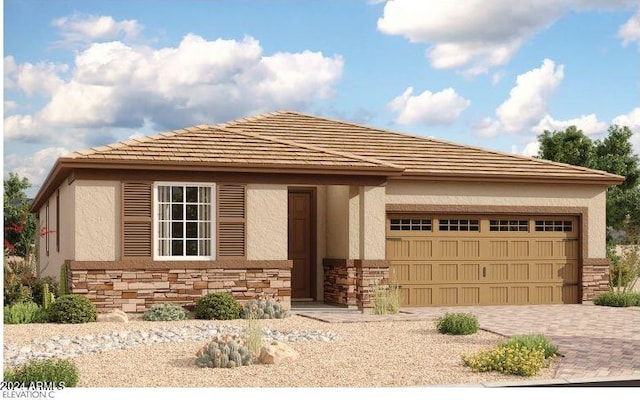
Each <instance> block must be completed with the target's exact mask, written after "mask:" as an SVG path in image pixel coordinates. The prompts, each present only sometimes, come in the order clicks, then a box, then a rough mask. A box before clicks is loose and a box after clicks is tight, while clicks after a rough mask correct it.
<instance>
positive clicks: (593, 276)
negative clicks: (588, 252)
mask: <svg viewBox="0 0 640 400" xmlns="http://www.w3.org/2000/svg"><path fill="white" fill-rule="evenodd" d="M599 261H601V262H591V263H590V264H595V265H583V266H582V301H583V302H584V301H592V300H593V299H594V298H595V297H597V296H598V295H600V294H602V293H606V292H608V291H609V289H610V288H609V261H608V260H607V259H603V260H599Z"/></svg>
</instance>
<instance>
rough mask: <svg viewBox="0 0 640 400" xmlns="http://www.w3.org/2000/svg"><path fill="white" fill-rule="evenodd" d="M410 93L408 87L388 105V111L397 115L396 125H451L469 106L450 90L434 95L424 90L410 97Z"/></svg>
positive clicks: (411, 90) (462, 98) (465, 100)
mask: <svg viewBox="0 0 640 400" xmlns="http://www.w3.org/2000/svg"><path fill="white" fill-rule="evenodd" d="M412 93H413V87H409V88H407V90H405V91H404V93H402V94H401V95H400V96H398V97H396V98H394V99H393V100H391V101H390V102H389V104H388V108H389V110H391V111H393V112H395V113H397V114H398V116H397V118H396V120H395V122H396V123H397V124H402V125H411V124H424V125H448V124H452V123H453V122H455V120H456V119H457V118H458V117H459V116H460V113H462V111H464V110H465V109H466V108H467V107H469V104H471V102H470V101H469V100H467V99H465V98H464V97H462V96H460V95H459V94H458V93H456V91H455V90H454V89H452V88H447V89H444V90H442V91H440V92H436V93H432V92H430V91H428V90H425V91H424V92H422V93H421V94H419V95H417V96H412Z"/></svg>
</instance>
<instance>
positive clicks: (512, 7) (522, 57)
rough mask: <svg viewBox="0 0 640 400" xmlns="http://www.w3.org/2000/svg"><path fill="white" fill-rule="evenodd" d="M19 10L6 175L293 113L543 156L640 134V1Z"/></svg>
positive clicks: (8, 42) (9, 54)
mask: <svg viewBox="0 0 640 400" xmlns="http://www.w3.org/2000/svg"><path fill="white" fill-rule="evenodd" d="M3 12H4V47H3V53H4V54H3V57H4V63H3V75H4V90H3V94H4V99H3V101H4V114H3V119H4V125H3V127H4V130H3V134H4V141H3V144H4V152H3V153H4V162H3V164H4V174H5V176H6V175H7V174H8V172H11V171H15V172H18V173H19V174H20V175H22V176H27V177H28V178H29V179H30V180H31V182H32V183H33V184H34V188H33V189H34V190H32V192H34V191H35V189H37V188H38V186H39V185H40V184H41V182H42V181H43V179H44V178H45V177H46V174H47V173H48V171H49V169H50V168H51V166H52V165H53V163H54V161H55V159H56V158H57V157H58V156H60V155H63V154H65V153H67V152H69V151H73V150H77V149H81V148H86V147H92V146H97V145H103V144H107V143H111V142H115V141H119V140H124V139H127V138H129V137H131V136H137V135H146V134H152V133H155V132H159V131H165V130H172V129H177V128H181V127H186V126H190V125H196V124H202V123H215V122H224V121H227V120H230V119H234V118H240V117H243V116H248V115H252V114H256V113H262V112H269V111H275V110H279V109H291V110H298V111H302V112H307V113H312V114H318V115H322V116H327V117H331V118H338V119H344V120H350V121H354V122H358V123H362V124H366V125H371V126H376V127H380V128H383V129H390V130H395V131H400V132H407V133H412V134H418V135H424V136H432V137H436V138H441V139H445V140H449V141H454V142H458V143H462V144H469V145H474V146H481V147H484V148H487V149H493V150H499V151H504V152H514V153H519V154H525V155H535V154H536V153H537V148H536V136H537V135H538V134H540V133H541V132H542V131H544V130H545V129H547V130H561V129H564V128H566V127H567V126H569V125H577V126H578V127H579V128H581V129H582V130H583V131H584V132H585V133H587V134H588V135H590V136H591V137H592V138H594V139H598V138H602V137H603V136H604V135H606V130H607V128H608V127H609V126H610V125H611V124H613V123H617V124H620V125H627V126H629V127H630V128H631V129H632V130H633V131H634V133H635V135H634V137H633V142H634V146H635V149H636V152H638V151H640V1H638V0H634V1H626V0H522V1H518V2H514V1H511V0H492V1H486V0H466V1H454V0H429V1H421V0H415V1H412V0H393V1H387V2H385V1H366V0H360V1H357V0H352V1H345V0H342V1H284V0H282V1H169V0H164V1H150V0H148V1H135V2H134V1H18V0H5V1H4V4H3Z"/></svg>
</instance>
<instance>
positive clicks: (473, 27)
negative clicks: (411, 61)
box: [377, 0, 637, 75]
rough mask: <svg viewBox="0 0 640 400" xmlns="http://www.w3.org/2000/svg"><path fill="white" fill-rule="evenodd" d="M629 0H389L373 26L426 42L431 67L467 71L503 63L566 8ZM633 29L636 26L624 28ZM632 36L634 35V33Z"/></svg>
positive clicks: (621, 3)
mask: <svg viewBox="0 0 640 400" xmlns="http://www.w3.org/2000/svg"><path fill="white" fill-rule="evenodd" d="M634 4H635V5H637V1H633V0H520V1H512V0H491V1H486V0H430V1H416V0H394V1H388V2H387V3H386V4H385V6H384V12H383V15H382V17H380V18H379V19H378V24H377V25H378V30H380V31H381V32H383V33H386V34H388V35H400V36H403V37H405V38H407V39H408V40H409V41H411V42H413V43H425V44H428V46H429V47H428V49H427V57H428V59H429V62H430V64H431V66H432V67H434V68H441V69H448V68H454V69H463V70H464V71H465V74H466V75H477V74H480V73H485V72H488V70H489V69H490V68H492V67H496V66H499V65H504V64H506V63H507V62H509V60H511V58H512V57H513V56H514V54H515V53H516V52H517V51H518V50H519V49H520V47H521V46H522V45H523V43H524V42H526V41H527V40H528V39H529V38H531V37H532V36H534V35H535V34H537V33H538V32H540V31H542V30H544V29H546V28H547V27H549V26H551V25H552V24H553V23H554V22H555V21H556V20H558V19H559V18H561V17H562V16H563V15H564V14H566V13H568V12H571V11H585V10H592V9H597V10H601V9H604V10H612V9H619V8H627V7H629V6H631V5H634ZM628 29H629V30H630V31H631V32H630V33H626V31H625V35H628V34H632V35H634V32H636V31H635V28H628ZM634 37H635V36H634Z"/></svg>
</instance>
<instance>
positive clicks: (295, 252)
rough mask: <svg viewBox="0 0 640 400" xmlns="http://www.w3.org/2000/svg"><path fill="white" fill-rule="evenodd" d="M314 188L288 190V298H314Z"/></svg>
mask: <svg viewBox="0 0 640 400" xmlns="http://www.w3.org/2000/svg"><path fill="white" fill-rule="evenodd" d="M313 201H314V192H313V189H290V190H289V257H288V258H289V260H293V270H292V271H291V297H292V298H293V299H299V300H313V297H314V290H313V289H314V285H313V284H314V281H315V280H314V276H315V274H314V272H315V268H314V267H315V260H314V251H313V250H314V246H313V244H314V241H313V225H314V224H313V214H314V212H313V210H314V207H313Z"/></svg>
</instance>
